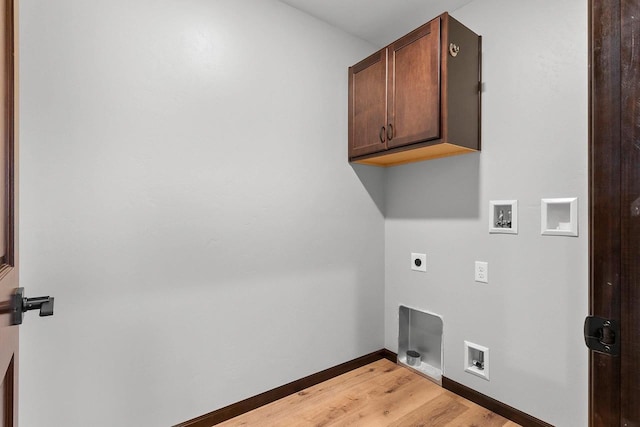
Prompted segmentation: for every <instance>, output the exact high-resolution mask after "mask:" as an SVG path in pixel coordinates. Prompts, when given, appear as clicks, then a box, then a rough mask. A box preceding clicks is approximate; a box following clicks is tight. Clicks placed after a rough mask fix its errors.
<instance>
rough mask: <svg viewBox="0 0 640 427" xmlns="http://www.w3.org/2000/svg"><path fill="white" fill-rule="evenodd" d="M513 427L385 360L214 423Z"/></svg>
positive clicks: (244, 424)
mask: <svg viewBox="0 0 640 427" xmlns="http://www.w3.org/2000/svg"><path fill="white" fill-rule="evenodd" d="M349 425H351V426H366V427H375V426H394V427H395V426H403V427H404V426H415V427H418V426H424V427H445V426H446V427H462V426H466V427H517V426H518V424H515V423H513V422H511V421H509V420H507V419H506V418H504V417H502V416H500V415H497V414H495V413H493V412H491V411H489V410H487V409H485V408H483V407H481V406H478V405H476V404H475V403H473V402H470V401H468V400H465V399H463V398H462V397H460V396H458V395H456V394H453V393H451V392H449V391H447V390H445V389H443V388H442V387H440V386H438V385H436V384H435V383H433V382H431V381H429V380H427V379H426V378H423V377H421V376H420V375H418V374H416V373H414V372H412V371H410V370H409V369H406V368H403V367H402V366H399V365H396V364H395V363H392V362H390V361H388V360H386V359H382V360H378V361H377V362H373V363H371V364H369V365H366V366H364V367H362V368H358V369H355V370H353V371H350V372H347V373H346V374H344V375H340V376H338V377H336V378H333V379H330V380H328V381H325V382H323V383H320V384H318V385H315V386H313V387H309V388H307V389H305V390H302V391H301V392H299V393H296V394H293V395H291V396H287V397H285V398H283V399H280V400H277V401H275V402H273V403H270V404H268V405H265V406H263V407H261V408H258V409H255V410H253V411H251V412H247V413H246V414H243V415H240V416H238V417H235V418H232V419H230V420H228V421H225V422H223V423H221V424H218V426H225V427H230V426H260V427H263V426H264V427H268V426H279V427H280V426H283V427H293V426H295V427H298V426H323V427H324V426H349Z"/></svg>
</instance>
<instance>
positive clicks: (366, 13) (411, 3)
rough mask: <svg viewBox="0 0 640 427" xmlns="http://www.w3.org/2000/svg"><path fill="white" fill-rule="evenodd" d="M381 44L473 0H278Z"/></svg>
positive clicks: (377, 44)
mask: <svg viewBox="0 0 640 427" xmlns="http://www.w3.org/2000/svg"><path fill="white" fill-rule="evenodd" d="M280 1H282V2H283V3H286V4H288V5H290V6H293V7H295V8H296V9H299V10H301V11H303V12H305V13H308V14H309V15H312V16H315V17H316V18H318V19H320V20H322V21H325V22H328V23H329V24H331V25H333V26H335V27H338V28H340V29H342V30H344V31H346V32H348V33H351V34H353V35H355V36H357V37H360V38H362V39H364V40H367V41H369V42H371V43H372V44H374V45H376V46H377V47H383V46H386V45H387V44H389V43H391V42H392V41H394V40H396V39H397V38H399V37H402V36H403V35H405V34H406V33H408V32H409V31H411V30H413V29H414V28H417V27H419V26H420V25H422V24H424V23H425V22H427V21H429V20H430V19H432V18H435V17H436V16H438V15H439V14H441V13H442V12H445V11H447V12H452V11H454V10H456V9H458V8H460V7H462V6H464V5H465V4H467V3H471V1H473V0H280Z"/></svg>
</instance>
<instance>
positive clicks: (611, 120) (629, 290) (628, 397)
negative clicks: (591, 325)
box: [589, 0, 640, 427]
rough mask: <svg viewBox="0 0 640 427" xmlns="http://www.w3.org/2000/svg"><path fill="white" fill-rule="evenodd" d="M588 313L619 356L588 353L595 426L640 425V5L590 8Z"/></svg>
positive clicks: (633, 0) (614, 2) (634, 1)
mask: <svg viewBox="0 0 640 427" xmlns="http://www.w3.org/2000/svg"><path fill="white" fill-rule="evenodd" d="M589 16H590V22H589V24H590V25H589V26H590V30H589V31H590V57H589V60H590V67H589V69H590V76H589V77H590V79H589V81H590V88H589V89H590V91H589V93H590V100H589V104H590V105H589V117H590V143H589V144H590V146H589V160H590V173H589V174H590V182H589V194H590V256H589V257H590V273H591V274H590V314H592V315H594V316H598V317H600V318H603V319H610V320H612V321H614V322H615V324H616V330H615V331H614V335H611V333H608V334H607V337H606V339H607V340H608V341H612V339H615V342H617V343H619V344H620V352H619V355H609V354H606V353H599V352H595V351H591V352H590V360H589V365H590V366H589V425H590V426H591V427H600V426H602V427H614V426H640V364H639V363H638V362H639V361H640V102H639V101H638V100H640V49H638V46H640V19H639V18H640V2H639V1H638V0H611V1H597V0H591V1H590V2H589Z"/></svg>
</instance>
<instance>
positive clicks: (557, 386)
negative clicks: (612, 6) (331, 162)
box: [385, 0, 588, 427]
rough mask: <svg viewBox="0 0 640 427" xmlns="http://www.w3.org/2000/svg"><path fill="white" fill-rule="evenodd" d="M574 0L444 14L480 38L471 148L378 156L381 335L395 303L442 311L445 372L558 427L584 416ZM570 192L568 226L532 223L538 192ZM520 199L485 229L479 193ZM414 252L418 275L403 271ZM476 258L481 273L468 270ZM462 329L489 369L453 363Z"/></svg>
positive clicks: (582, 99) (485, 204)
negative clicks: (570, 229)
mask: <svg viewBox="0 0 640 427" xmlns="http://www.w3.org/2000/svg"><path fill="white" fill-rule="evenodd" d="M586 8H587V2H586V1H583V0H563V1H560V2H559V1H554V0H544V1H524V0H519V1H512V0H476V1H474V2H472V3H471V4H469V5H467V6H465V7H463V8H462V9H459V10H457V11H454V12H453V13H452V15H453V16H454V17H456V18H457V19H459V20H460V21H462V22H463V23H464V24H465V25H467V26H469V27H470V28H472V29H473V30H474V31H476V32H477V33H479V34H482V36H483V81H484V85H485V91H484V93H483V104H482V108H483V111H482V144H483V148H482V153H480V154H472V155H465V156H460V157H453V158H446V159H440V160H434V161H429V162H425V163H416V164H411V165H406V166H401V167H394V168H390V169H389V170H388V171H387V174H388V175H387V187H386V206H387V210H386V223H385V227H386V231H385V244H386V248H385V251H386V255H385V256H386V263H385V266H386V267H385V270H386V275H385V288H386V297H385V298H386V309H385V316H386V317H385V318H386V320H385V325H386V335H385V344H386V347H387V348H389V349H392V350H393V349H396V348H397V339H398V338H397V335H398V305H399V304H405V305H409V306H413V307H417V308H422V309H425V310H429V311H431V312H434V313H437V314H440V315H442V316H443V318H444V374H445V376H447V377H449V378H451V379H453V380H455V381H458V382H460V383H462V384H465V385H467V386H468V387H471V388H473V389H475V390H478V391H480V392H482V393H485V394H488V395H489V396H491V397H494V398H496V399H498V400H500V401H502V402H505V403H507V404H509V405H511V406H514V407H516V408H518V409H521V410H523V411H525V412H527V413H530V414H532V415H534V416H536V417H538V418H541V419H543V420H545V421H547V422H550V423H552V424H554V425H557V426H575V427H582V426H586V425H587V419H586V415H587V372H588V369H587V350H586V348H585V346H584V343H583V340H582V322H583V321H584V317H585V316H586V315H587V294H588V260H587V243H588V238H587V236H588V228H587V214H588V212H587V13H586ZM547 197H578V198H579V222H580V227H579V233H580V235H579V237H556V236H541V235H540V199H541V198H547ZM504 199H517V200H518V201H519V234H518V235H506V234H500V235H496V234H493V235H490V234H489V233H488V228H489V219H488V211H489V201H490V200H504ZM411 252H423V253H424V252H426V254H427V273H419V272H413V271H411V270H410V268H409V265H410V262H409V259H410V253H411ZM474 261H487V262H488V263H489V284H488V285H484V284H479V283H476V282H475V281H474ZM464 340H468V341H471V342H473V343H476V344H479V345H482V346H485V347H488V348H489V350H490V359H491V361H490V365H491V366H490V381H489V382H487V381H485V380H484V379H482V378H478V377H475V376H473V375H470V374H468V373H465V372H464V369H463V368H464V366H463V365H464V361H463V356H464V351H463V348H464Z"/></svg>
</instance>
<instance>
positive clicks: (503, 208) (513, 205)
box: [489, 200, 518, 234]
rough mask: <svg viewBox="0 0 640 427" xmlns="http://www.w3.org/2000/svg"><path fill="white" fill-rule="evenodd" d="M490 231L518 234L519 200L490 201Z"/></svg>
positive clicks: (493, 232)
mask: <svg viewBox="0 0 640 427" xmlns="http://www.w3.org/2000/svg"><path fill="white" fill-rule="evenodd" d="M489 233H492V234H518V201H517V200H490V201H489Z"/></svg>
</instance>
